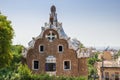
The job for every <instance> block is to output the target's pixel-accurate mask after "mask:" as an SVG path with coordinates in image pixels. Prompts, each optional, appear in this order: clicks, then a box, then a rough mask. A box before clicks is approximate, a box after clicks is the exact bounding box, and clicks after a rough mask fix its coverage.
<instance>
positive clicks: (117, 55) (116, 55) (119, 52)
mask: <svg viewBox="0 0 120 80" xmlns="http://www.w3.org/2000/svg"><path fill="white" fill-rule="evenodd" d="M119 56H120V50H119V51H118V53H117V54H115V55H114V58H115V59H117V58H118V57H119Z"/></svg>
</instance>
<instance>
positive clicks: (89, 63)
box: [88, 53, 100, 79]
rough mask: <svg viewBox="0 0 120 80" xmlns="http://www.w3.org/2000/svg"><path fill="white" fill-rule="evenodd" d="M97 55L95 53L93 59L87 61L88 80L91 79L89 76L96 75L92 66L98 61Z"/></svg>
mask: <svg viewBox="0 0 120 80" xmlns="http://www.w3.org/2000/svg"><path fill="white" fill-rule="evenodd" d="M98 54H99V53H95V54H94V55H93V57H91V58H89V59H88V71H89V75H88V77H89V79H90V78H91V75H93V74H97V70H96V68H95V67H94V64H95V63H96V62H97V61H100V60H99V59H98Z"/></svg>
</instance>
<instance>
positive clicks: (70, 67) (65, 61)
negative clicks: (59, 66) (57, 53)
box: [63, 60, 71, 71]
mask: <svg viewBox="0 0 120 80" xmlns="http://www.w3.org/2000/svg"><path fill="white" fill-rule="evenodd" d="M66 61H69V65H70V66H69V67H70V68H69V69H65V65H64V64H65V62H66ZM63 70H64V71H67V70H71V60H64V61H63Z"/></svg>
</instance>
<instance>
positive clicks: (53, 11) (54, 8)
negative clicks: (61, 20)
mask: <svg viewBox="0 0 120 80" xmlns="http://www.w3.org/2000/svg"><path fill="white" fill-rule="evenodd" d="M51 12H52V13H55V12H56V7H55V6H54V5H52V6H51Z"/></svg>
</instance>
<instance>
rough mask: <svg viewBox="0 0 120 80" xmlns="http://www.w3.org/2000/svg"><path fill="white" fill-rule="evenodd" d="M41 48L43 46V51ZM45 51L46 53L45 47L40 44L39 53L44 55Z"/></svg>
mask: <svg viewBox="0 0 120 80" xmlns="http://www.w3.org/2000/svg"><path fill="white" fill-rule="evenodd" d="M41 46H43V51H41ZM44 51H45V46H44V45H43V44H40V45H39V52H40V53H44Z"/></svg>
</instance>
